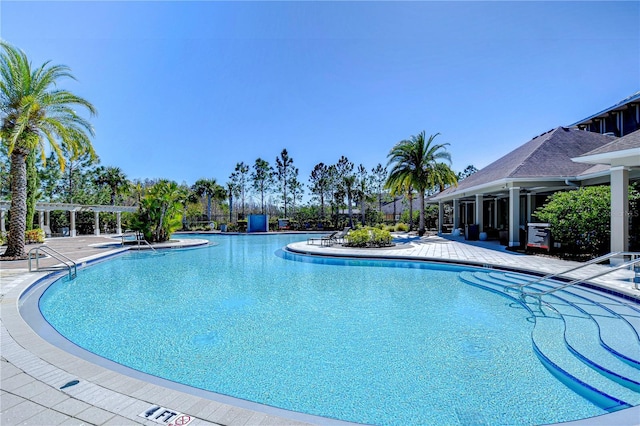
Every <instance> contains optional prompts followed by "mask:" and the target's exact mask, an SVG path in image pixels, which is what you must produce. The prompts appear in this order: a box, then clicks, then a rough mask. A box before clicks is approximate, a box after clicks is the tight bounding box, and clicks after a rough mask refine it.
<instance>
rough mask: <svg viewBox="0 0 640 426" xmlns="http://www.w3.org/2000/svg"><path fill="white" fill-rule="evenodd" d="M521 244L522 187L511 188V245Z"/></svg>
mask: <svg viewBox="0 0 640 426" xmlns="http://www.w3.org/2000/svg"><path fill="white" fill-rule="evenodd" d="M519 245H520V187H517V186H515V187H512V188H509V247H515V246H519Z"/></svg>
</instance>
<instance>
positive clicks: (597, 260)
mask: <svg viewBox="0 0 640 426" xmlns="http://www.w3.org/2000/svg"><path fill="white" fill-rule="evenodd" d="M638 254H639V253H633V252H625V251H618V252H613V253H609V254H605V255H604V256H600V257H596V258H595V259H591V260H589V261H587V262H585V263H581V264H580V265H578V266H574V267H572V268H570V269H567V270H565V271H562V272H551V273H549V274H547V275H545V276H543V277H541V278H537V279H535V280H532V281H527V282H525V283H519V284H511V285H508V286H505V288H504V290H505V291H509V290H510V289H518V290H520V291H521V292H522V291H523V288H524V287H526V286H528V285H533V284H537V283H540V282H542V281H545V280H548V279H551V278H557V277H559V276H561V275H565V274H568V273H569V272H574V271H577V270H578V269H582V268H585V267H587V266H590V265H593V264H595V263H600V262H602V261H604V260H607V259H611V258H612V257H618V256H629V255H631V256H633V255H638Z"/></svg>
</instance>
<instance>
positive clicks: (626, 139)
mask: <svg viewBox="0 0 640 426" xmlns="http://www.w3.org/2000/svg"><path fill="white" fill-rule="evenodd" d="M633 148H640V130H636V131H635V132H633V133H629V134H628V135H625V136H623V137H621V138H618V139H616V140H614V141H611V142H609V143H608V144H606V145H603V146H601V147H598V148H596V149H594V150H593V151H589V152H587V153H586V154H582V155H581V157H583V156H587V155H596V154H606V153H609V152H617V151H624V150H626V149H633Z"/></svg>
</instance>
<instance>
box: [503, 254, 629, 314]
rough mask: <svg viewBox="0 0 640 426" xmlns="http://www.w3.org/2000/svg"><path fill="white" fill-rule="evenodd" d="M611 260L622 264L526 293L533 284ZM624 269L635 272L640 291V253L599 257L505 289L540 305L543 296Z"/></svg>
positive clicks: (524, 299)
mask: <svg viewBox="0 0 640 426" xmlns="http://www.w3.org/2000/svg"><path fill="white" fill-rule="evenodd" d="M627 258H629V259H630V260H626V259H627ZM610 259H619V262H621V263H617V264H613V265H611V267H609V268H607V269H604V270H601V271H599V272H597V273H594V274H592V275H589V276H586V277H581V278H576V279H573V280H571V281H569V282H567V283H565V284H562V285H560V286H558V287H554V288H551V289H549V290H545V291H537V292H536V291H525V287H527V286H530V285H533V284H537V283H540V282H542V281H545V280H548V279H553V278H558V277H560V276H562V275H566V274H567V273H569V272H575V271H578V270H580V269H583V268H586V267H588V266H590V265H595V264H598V263H602V262H604V261H606V260H610ZM622 269H630V270H632V271H633V278H632V280H633V283H634V288H635V289H636V290H640V253H637V252H614V253H609V254H606V255H604V256H600V257H597V258H595V259H592V260H590V261H588V262H585V263H582V264H580V265H578V266H575V267H573V268H570V269H567V270H565V271H562V272H556V273H551V274H547V275H545V276H543V277H541V278H538V279H535V280H532V281H527V282H525V283H520V284H512V285H509V286H506V287H505V288H504V291H505V292H508V291H509V290H511V289H517V290H519V291H520V298H521V299H522V300H523V301H526V298H527V297H533V298H535V299H537V301H538V304H540V303H541V300H542V296H545V295H547V294H551V293H555V292H556V291H559V290H562V289H565V288H567V287H570V286H573V285H576V284H580V283H583V282H585V281H590V280H593V279H596V278H600V277H602V276H604V275H608V274H610V273H612V272H615V271H619V270H622Z"/></svg>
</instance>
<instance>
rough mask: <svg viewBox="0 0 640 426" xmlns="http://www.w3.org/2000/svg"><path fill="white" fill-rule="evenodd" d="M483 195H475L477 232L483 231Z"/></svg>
mask: <svg viewBox="0 0 640 426" xmlns="http://www.w3.org/2000/svg"><path fill="white" fill-rule="evenodd" d="M483 197H484V195H483V194H476V220H475V222H476V224H477V225H478V232H484V231H483V225H482V224H483V222H484V208H483V207H484V198H483Z"/></svg>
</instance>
